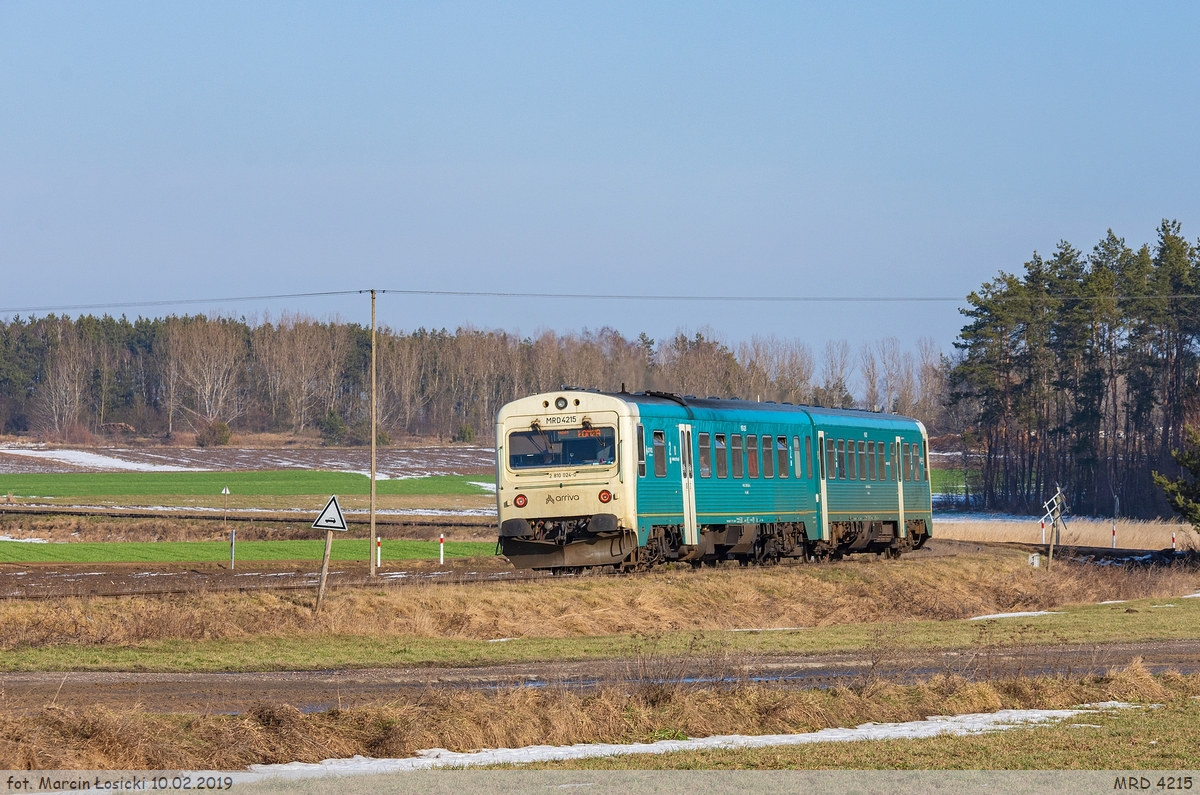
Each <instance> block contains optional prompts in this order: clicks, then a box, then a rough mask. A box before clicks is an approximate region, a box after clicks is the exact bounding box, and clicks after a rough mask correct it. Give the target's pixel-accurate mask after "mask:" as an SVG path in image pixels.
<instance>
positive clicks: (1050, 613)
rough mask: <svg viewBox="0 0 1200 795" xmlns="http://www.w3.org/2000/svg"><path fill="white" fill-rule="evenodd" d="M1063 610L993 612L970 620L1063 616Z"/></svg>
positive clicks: (969, 619)
mask: <svg viewBox="0 0 1200 795" xmlns="http://www.w3.org/2000/svg"><path fill="white" fill-rule="evenodd" d="M1061 615H1062V611H1061V610H1059V611H1053V610H1027V611H1025V612H1023V613H992V614H991V615H990V616H975V617H974V618H968V619H967V620H968V621H986V620H988V619H992V618H1030V617H1032V616H1061Z"/></svg>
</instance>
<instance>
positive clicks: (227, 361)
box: [176, 315, 246, 425]
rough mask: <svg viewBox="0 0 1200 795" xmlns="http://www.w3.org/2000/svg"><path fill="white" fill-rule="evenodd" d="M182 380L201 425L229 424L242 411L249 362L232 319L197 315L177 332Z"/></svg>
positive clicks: (239, 329) (238, 331)
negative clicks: (240, 394) (240, 397)
mask: <svg viewBox="0 0 1200 795" xmlns="http://www.w3.org/2000/svg"><path fill="white" fill-rule="evenodd" d="M176 341H177V342H178V345H179V370H180V380H181V381H182V383H183V386H184V388H185V389H187V391H188V393H189V396H190V397H191V399H192V405H191V406H190V407H189V410H190V411H191V413H192V415H193V416H194V417H195V418H196V420H198V425H209V424H211V423H213V422H216V421H218V420H220V421H222V422H226V423H228V422H230V421H232V420H233V419H235V418H237V417H238V416H239V415H240V414H241V413H242V410H243V408H244V407H243V406H242V405H240V404H239V402H238V399H237V398H238V394H237V392H238V387H239V385H240V383H241V380H242V376H243V373H244V365H245V361H246V342H245V338H244V337H243V335H242V332H241V328H240V327H239V326H238V325H236V324H235V323H233V322H232V321H229V320H224V319H214V320H210V319H208V318H206V317H204V316H203V315H198V316H197V317H195V318H193V319H192V320H190V321H188V322H186V323H183V324H181V325H180V326H179V327H178V329H177V339H176Z"/></svg>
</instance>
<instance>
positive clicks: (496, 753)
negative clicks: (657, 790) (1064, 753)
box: [250, 702, 1131, 779]
mask: <svg viewBox="0 0 1200 795" xmlns="http://www.w3.org/2000/svg"><path fill="white" fill-rule="evenodd" d="M1129 706H1131V705H1129V704H1124V703H1120V702H1106V703H1103V704H1088V705H1083V706H1081V707H1077V708H1075V709H1006V710H1000V711H999V712H991V713H976V714H972V715H955V716H951V717H944V716H935V717H930V718H926V719H925V720H917V721H909V722H907V723H865V724H863V725H862V726H859V727H857V728H854V729H821V730H820V731H815V732H807V733H805V734H762V735H744V734H729V735H723V736H719V737H704V738H701V739H695V740H661V741H659V742H653V743H629V744H621V745H619V744H614V743H585V744H579V745H534V746H528V747H526V748H496V749H490V750H484V751H475V752H471V753H456V752H454V751H447V750H445V749H444V748H431V749H427V750H424V751H418V752H417V755H416V756H415V757H409V758H406V759H373V758H370V757H365V756H355V757H353V758H351V759H326V760H324V761H323V762H318V763H316V764H312V763H305V762H289V763H287V764H280V765H251V766H250V770H251V771H253V772H255V773H259V774H267V775H266V776H264V778H274V777H278V778H288V779H299V778H315V777H325V776H356V775H369V774H373V773H399V772H404V771H408V770H429V769H431V768H439V767H478V766H482V765H500V764H527V763H530V762H554V761H561V760H564V759H589V758H594V757H604V756H621V755H625V754H666V753H672V752H675V751H707V750H715V749H734V748H769V747H777V746H784V745H808V744H810V743H829V742H834V743H838V742H862V741H868V740H903V739H910V740H911V739H924V738H928V737H938V736H941V735H954V736H959V737H962V736H966V735H971V734H982V733H984V732H992V731H1003V730H1004V729H1012V728H1016V727H1019V726H1027V725H1030V724H1039V723H1049V722H1057V721H1061V720H1064V719H1066V718H1072V717H1074V716H1076V715H1081V714H1094V713H1095V712H1097V711H1099V710H1103V709H1119V708H1125V707H1129Z"/></svg>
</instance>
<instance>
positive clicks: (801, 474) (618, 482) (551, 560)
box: [496, 388, 933, 572]
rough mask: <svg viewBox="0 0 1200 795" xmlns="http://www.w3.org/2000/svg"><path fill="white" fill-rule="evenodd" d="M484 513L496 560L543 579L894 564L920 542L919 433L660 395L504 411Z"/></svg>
mask: <svg viewBox="0 0 1200 795" xmlns="http://www.w3.org/2000/svg"><path fill="white" fill-rule="evenodd" d="M496 500H497V508H498V511H499V521H500V527H499V535H500V538H499V544H500V549H501V551H502V553H503V554H504V555H505V556H506V557H507V558H508V559H509V560H510V561H511V562H512V563H513V565H515V566H517V567H518V568H532V569H549V570H553V571H555V572H572V571H578V570H581V569H584V568H588V567H594V566H612V567H616V568H618V569H634V568H646V567H649V566H653V565H655V564H659V563H666V562H671V561H680V562H689V563H691V564H692V565H702V564H706V563H716V562H718V561H723V560H736V561H739V562H740V563H741V564H743V565H748V564H750V563H770V562H776V561H779V560H780V559H782V558H796V559H801V560H817V559H830V558H836V557H841V556H843V555H845V554H848V553H881V554H886V555H888V556H890V557H899V555H900V554H902V553H903V552H906V551H909V550H912V549H916V548H919V547H920V546H921V545H922V544H924V543H925V541H926V540H927V539H928V538H929V537H930V535H931V534H932V530H933V515H932V500H931V492H930V486H929V450H928V437H927V434H926V432H925V428H924V426H923V425H922V424H921V423H920V422H919V421H917V420H915V419H911V418H908V417H901V416H897V415H893V414H878V413H873V412H866V411H845V410H839V409H829V408H822V407H817V406H795V405H791V404H787V403H782V404H778V403H770V402H767V403H759V402H751V401H744V400H723V399H717V398H695V397H691V396H682V395H676V394H669V393H664V392H634V393H627V392H624V391H622V392H618V393H603V392H599V391H596V390H584V389H569V388H563V389H561V390H558V391H556V392H550V393H545V394H540V395H532V396H530V397H527V398H522V399H519V400H515V401H513V402H511V403H508V404H506V405H505V406H503V407H502V408H501V409H500V411H499V413H498V415H497V419H496Z"/></svg>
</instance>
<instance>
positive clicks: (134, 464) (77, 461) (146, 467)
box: [0, 447, 206, 472]
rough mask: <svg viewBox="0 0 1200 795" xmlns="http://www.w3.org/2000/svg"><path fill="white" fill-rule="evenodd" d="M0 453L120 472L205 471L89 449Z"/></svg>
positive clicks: (19, 450) (14, 450)
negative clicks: (126, 457)
mask: <svg viewBox="0 0 1200 795" xmlns="http://www.w3.org/2000/svg"><path fill="white" fill-rule="evenodd" d="M0 453H5V454H7V455H23V456H27V457H29V458H38V459H42V460H46V461H57V462H58V463H60V464H70V465H71V466H77V467H86V468H88V469H100V470H111V471H118V472H204V471H206V470H205V469H203V468H201V467H189V466H179V465H178V464H150V463H146V462H145V461H125V460H123V459H120V458H114V457H113V456H110V455H100V454H99V453H90V452H88V451H87V450H31V449H29V448H16V447H5V448H2V449H0Z"/></svg>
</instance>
